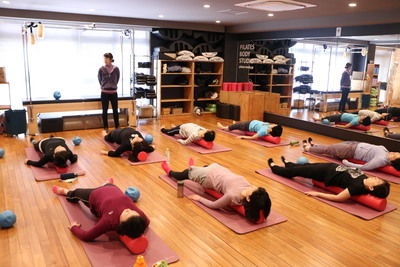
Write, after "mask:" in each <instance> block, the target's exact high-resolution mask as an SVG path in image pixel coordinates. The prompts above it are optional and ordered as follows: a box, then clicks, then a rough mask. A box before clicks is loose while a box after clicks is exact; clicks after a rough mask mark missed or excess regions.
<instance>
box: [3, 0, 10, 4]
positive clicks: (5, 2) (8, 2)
mask: <svg viewBox="0 0 400 267" xmlns="http://www.w3.org/2000/svg"><path fill="white" fill-rule="evenodd" d="M2 3H3V4H7V5H8V4H10V1H3V2H2Z"/></svg>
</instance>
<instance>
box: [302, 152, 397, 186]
mask: <svg viewBox="0 0 400 267" xmlns="http://www.w3.org/2000/svg"><path fill="white" fill-rule="evenodd" d="M303 153H304V154H307V155H310V156H314V157H317V158H320V159H323V160H326V161H329V162H333V163H338V164H342V162H341V161H340V160H338V159H334V158H331V157H329V156H325V155H322V154H314V153H311V152H303ZM362 172H363V173H365V174H367V175H369V176H376V177H379V178H381V179H383V180H386V181H388V182H391V183H394V184H400V177H397V176H394V175H391V174H389V173H385V172H381V171H364V170H363V171H362Z"/></svg>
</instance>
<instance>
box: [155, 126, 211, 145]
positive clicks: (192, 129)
mask: <svg viewBox="0 0 400 267" xmlns="http://www.w3.org/2000/svg"><path fill="white" fill-rule="evenodd" d="M171 126H172V128H171V129H165V127H164V125H163V126H161V132H162V133H164V134H167V135H170V136H174V135H176V134H180V135H181V136H182V137H183V138H185V140H183V139H178V142H179V143H181V144H182V145H187V144H190V143H191V142H193V141H199V140H201V139H204V140H205V141H207V142H212V141H214V139H215V131H213V130H208V129H206V128H203V127H201V126H199V125H197V124H194V123H185V124H181V125H178V126H175V125H173V124H171Z"/></svg>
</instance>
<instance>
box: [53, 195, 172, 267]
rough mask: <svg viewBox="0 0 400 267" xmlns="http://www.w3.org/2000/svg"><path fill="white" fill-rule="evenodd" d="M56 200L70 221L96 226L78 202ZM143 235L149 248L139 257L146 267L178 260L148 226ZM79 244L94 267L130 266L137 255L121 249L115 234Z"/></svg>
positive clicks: (90, 214) (126, 249)
mask: <svg viewBox="0 0 400 267" xmlns="http://www.w3.org/2000/svg"><path fill="white" fill-rule="evenodd" d="M58 199H59V200H60V202H61V205H62V207H63V208H64V211H65V213H66V214H67V217H68V219H69V220H70V221H71V222H73V221H77V222H79V223H80V224H81V225H82V228H83V229H89V228H91V227H93V226H94V225H95V224H96V223H97V221H98V218H97V217H95V216H94V215H93V214H92V213H91V212H90V210H89V208H87V207H86V206H85V205H83V204H82V203H80V202H79V203H77V204H73V203H70V202H68V201H67V200H66V198H65V197H63V196H58ZM144 235H145V236H146V237H147V239H148V241H149V246H148V247H147V250H146V251H145V252H144V253H142V254H141V255H143V257H144V259H145V261H146V263H147V265H148V266H152V265H153V264H154V263H156V262H157V261H160V260H165V261H166V262H167V263H173V262H176V261H178V260H179V256H178V255H177V254H176V253H175V252H174V251H173V250H172V249H171V248H170V247H169V246H168V245H167V244H166V243H165V242H164V241H163V240H162V239H161V238H160V237H159V236H158V235H157V234H156V233H155V232H154V231H153V230H152V229H150V227H149V228H148V229H147V230H146V231H145V233H144ZM81 244H82V247H83V249H84V250H85V252H86V255H87V256H88V258H89V260H90V261H91V263H92V266H95V267H96V266H99V267H100V266H113V267H116V266H121V267H122V266H125V267H131V266H133V264H134V263H135V261H136V258H137V256H138V255H133V254H132V253H131V252H130V251H129V250H128V248H126V247H125V245H124V244H123V243H122V242H121V241H120V240H119V239H118V236H117V234H116V233H115V232H109V233H107V234H104V235H102V236H100V237H99V238H97V239H96V240H95V241H92V242H84V241H81Z"/></svg>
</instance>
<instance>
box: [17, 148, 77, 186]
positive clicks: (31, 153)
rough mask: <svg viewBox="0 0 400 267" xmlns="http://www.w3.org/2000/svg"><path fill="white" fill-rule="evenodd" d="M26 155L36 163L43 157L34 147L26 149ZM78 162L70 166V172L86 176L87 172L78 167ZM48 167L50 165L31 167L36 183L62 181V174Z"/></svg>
mask: <svg viewBox="0 0 400 267" xmlns="http://www.w3.org/2000/svg"><path fill="white" fill-rule="evenodd" d="M25 153H26V156H27V157H28V159H30V160H34V161H39V160H40V158H41V157H42V154H41V153H40V152H38V151H36V150H35V149H34V148H33V147H27V148H25ZM78 162H79V160H78ZM78 162H75V163H74V164H72V165H70V166H69V168H68V172H69V173H77V174H78V175H84V174H85V171H84V170H83V169H82V168H81V167H80V166H79V165H78ZM48 165H49V164H45V165H44V166H43V167H34V166H29V167H30V168H31V170H32V173H33V177H34V178H35V180H36V181H47V180H54V179H60V173H58V172H57V170H56V169H55V168H54V167H53V166H48ZM50 165H51V164H50Z"/></svg>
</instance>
